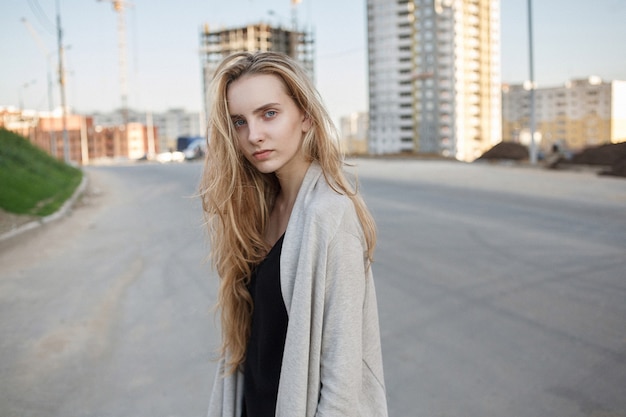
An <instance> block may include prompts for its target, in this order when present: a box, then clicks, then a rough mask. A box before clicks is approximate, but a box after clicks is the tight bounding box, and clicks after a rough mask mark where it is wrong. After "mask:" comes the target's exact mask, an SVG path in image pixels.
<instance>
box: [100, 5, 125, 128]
mask: <svg viewBox="0 0 626 417" xmlns="http://www.w3.org/2000/svg"><path fill="white" fill-rule="evenodd" d="M98 1H99V2H100V1H108V2H110V3H111V4H112V5H113V10H114V11H115V12H116V13H117V46H118V54H119V58H118V64H119V77H120V97H121V102H122V118H123V120H124V126H126V125H127V124H128V83H127V77H126V73H127V72H126V17H125V14H124V12H125V10H126V8H128V7H130V6H132V3H130V2H128V1H125V0H98Z"/></svg>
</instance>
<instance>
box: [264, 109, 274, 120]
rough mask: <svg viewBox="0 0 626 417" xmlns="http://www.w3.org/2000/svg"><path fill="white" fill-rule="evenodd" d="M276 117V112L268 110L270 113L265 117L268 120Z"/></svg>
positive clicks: (266, 113) (267, 112)
mask: <svg viewBox="0 0 626 417" xmlns="http://www.w3.org/2000/svg"><path fill="white" fill-rule="evenodd" d="M274 116H276V111H275V110H268V111H266V112H265V117H266V118H267V119H271V118H272V117H274Z"/></svg>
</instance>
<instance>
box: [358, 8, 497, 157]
mask: <svg viewBox="0 0 626 417" xmlns="http://www.w3.org/2000/svg"><path fill="white" fill-rule="evenodd" d="M367 22H368V53H369V65H368V68H369V112H370V128H369V151H370V153H373V154H385V153H398V152H417V153H425V154H436V155H443V156H450V157H455V158H457V159H459V160H464V161H471V160H474V159H475V158H477V157H478V156H480V155H482V153H483V152H484V151H485V150H487V149H489V148H491V147H492V146H493V145H494V144H496V143H498V142H500V140H501V101H500V99H501V96H500V2H499V0H398V1H388V0H368V1H367Z"/></svg>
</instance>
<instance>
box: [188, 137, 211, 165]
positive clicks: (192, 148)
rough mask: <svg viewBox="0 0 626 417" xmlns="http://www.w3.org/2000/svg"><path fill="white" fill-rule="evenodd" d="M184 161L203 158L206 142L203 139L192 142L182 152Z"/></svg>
mask: <svg viewBox="0 0 626 417" xmlns="http://www.w3.org/2000/svg"><path fill="white" fill-rule="evenodd" d="M183 153H184V154H185V159H187V160H192V159H198V158H202V157H204V155H205V154H206V141H205V140H204V138H198V139H194V140H192V141H191V142H190V143H189V145H187V147H186V148H185V150H184V151H183Z"/></svg>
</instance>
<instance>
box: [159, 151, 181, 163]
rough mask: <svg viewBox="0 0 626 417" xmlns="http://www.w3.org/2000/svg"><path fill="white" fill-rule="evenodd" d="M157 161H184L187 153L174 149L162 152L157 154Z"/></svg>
mask: <svg viewBox="0 0 626 417" xmlns="http://www.w3.org/2000/svg"><path fill="white" fill-rule="evenodd" d="M155 159H156V160H157V162H160V163H162V164H165V163H168V162H183V161H184V160H185V154H184V153H182V152H178V151H174V152H161V153H159V154H157V156H156V157H155Z"/></svg>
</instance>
